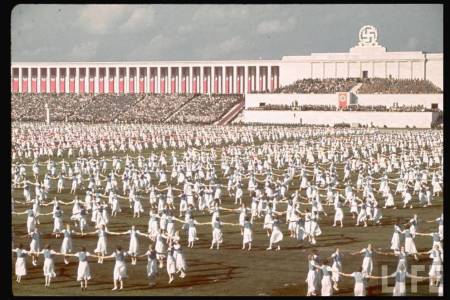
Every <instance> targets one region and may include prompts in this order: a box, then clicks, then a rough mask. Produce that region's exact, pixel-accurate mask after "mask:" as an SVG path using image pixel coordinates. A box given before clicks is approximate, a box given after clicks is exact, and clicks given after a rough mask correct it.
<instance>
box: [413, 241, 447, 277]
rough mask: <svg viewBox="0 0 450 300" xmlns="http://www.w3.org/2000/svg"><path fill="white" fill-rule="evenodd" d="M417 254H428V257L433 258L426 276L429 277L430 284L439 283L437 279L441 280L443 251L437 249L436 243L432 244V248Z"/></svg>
mask: <svg viewBox="0 0 450 300" xmlns="http://www.w3.org/2000/svg"><path fill="white" fill-rule="evenodd" d="M419 254H429V258H431V259H433V261H432V263H431V267H430V272H429V273H428V276H429V277H430V286H432V285H433V284H434V285H435V286H438V285H439V281H442V279H443V278H442V277H443V265H442V264H443V255H444V254H443V252H442V251H441V250H440V249H439V246H438V245H434V247H433V249H431V250H430V251H426V252H421V253H419Z"/></svg>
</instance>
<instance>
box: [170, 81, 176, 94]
mask: <svg viewBox="0 0 450 300" xmlns="http://www.w3.org/2000/svg"><path fill="white" fill-rule="evenodd" d="M170 91H171V93H172V94H175V78H172V80H171V83H170Z"/></svg>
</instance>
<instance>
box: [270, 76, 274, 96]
mask: <svg viewBox="0 0 450 300" xmlns="http://www.w3.org/2000/svg"><path fill="white" fill-rule="evenodd" d="M274 90H275V89H274V84H273V77H270V91H271V92H273V91H274Z"/></svg>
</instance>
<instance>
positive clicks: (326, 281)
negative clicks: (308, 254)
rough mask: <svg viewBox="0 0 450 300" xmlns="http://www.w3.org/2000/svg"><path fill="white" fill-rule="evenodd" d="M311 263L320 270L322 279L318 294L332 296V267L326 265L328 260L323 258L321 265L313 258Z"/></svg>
mask: <svg viewBox="0 0 450 300" xmlns="http://www.w3.org/2000/svg"><path fill="white" fill-rule="evenodd" d="M312 265H313V267H315V268H317V269H319V270H320V271H321V272H322V280H321V285H322V289H321V292H320V295H321V296H332V295H333V287H332V284H331V274H332V271H333V269H332V268H331V267H330V266H329V265H328V260H327V259H325V260H323V262H322V264H321V265H317V264H316V263H315V262H314V260H313V262H312Z"/></svg>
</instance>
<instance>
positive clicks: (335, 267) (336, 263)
mask: <svg viewBox="0 0 450 300" xmlns="http://www.w3.org/2000/svg"><path fill="white" fill-rule="evenodd" d="M342 256H343V255H342V254H341V253H340V252H339V248H336V250H335V251H334V253H333V254H331V260H332V261H333V264H332V265H331V269H332V271H333V273H332V274H331V280H332V281H333V289H334V290H335V291H339V286H338V284H339V279H340V278H339V272H341V271H342Z"/></svg>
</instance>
